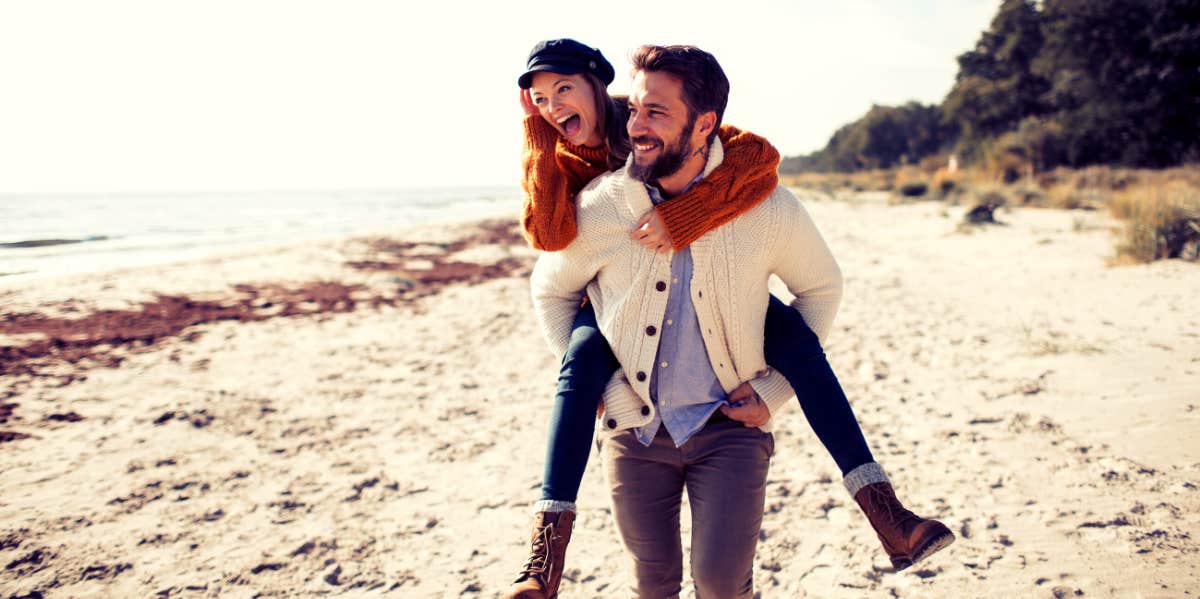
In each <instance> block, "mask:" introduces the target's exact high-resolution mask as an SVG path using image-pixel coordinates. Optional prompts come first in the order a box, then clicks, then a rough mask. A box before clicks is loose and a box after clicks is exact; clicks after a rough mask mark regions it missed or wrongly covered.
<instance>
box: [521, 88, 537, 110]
mask: <svg viewBox="0 0 1200 599" xmlns="http://www.w3.org/2000/svg"><path fill="white" fill-rule="evenodd" d="M521 108H522V109H523V110H524V111H525V116H534V115H536V114H538V108H537V105H535V104H534V103H533V96H531V95H530V94H529V90H527V89H523V90H521Z"/></svg>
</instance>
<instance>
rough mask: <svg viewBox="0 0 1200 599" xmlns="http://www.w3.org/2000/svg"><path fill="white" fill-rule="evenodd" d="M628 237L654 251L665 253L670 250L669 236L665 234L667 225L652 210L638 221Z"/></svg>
mask: <svg viewBox="0 0 1200 599" xmlns="http://www.w3.org/2000/svg"><path fill="white" fill-rule="evenodd" d="M629 236H630V237H631V238H633V239H636V240H637V241H638V243H640V244H642V246H644V247H646V248H649V249H652V250H655V251H659V252H665V251H667V250H668V249H670V248H671V235H670V234H669V233H667V224H666V223H664V222H663V219H662V217H661V216H659V215H658V212H657V211H656V210H654V209H651V210H650V211H649V212H647V213H645V214H643V215H642V218H639V219H638V222H637V225H635V226H634V228H633V232H631V233H630V234H629Z"/></svg>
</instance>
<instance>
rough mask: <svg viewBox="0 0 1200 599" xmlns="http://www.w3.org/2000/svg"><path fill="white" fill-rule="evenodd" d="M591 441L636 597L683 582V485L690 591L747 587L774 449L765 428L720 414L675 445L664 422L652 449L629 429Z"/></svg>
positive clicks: (674, 591)
mask: <svg viewBox="0 0 1200 599" xmlns="http://www.w3.org/2000/svg"><path fill="white" fill-rule="evenodd" d="M598 443H599V444H600V452H601V456H602V459H603V461H604V469H605V474H606V475H607V477H608V483H609V487H610V490H611V492H612V504H613V517H614V519H615V520H616V524H617V530H618V532H620V534H621V539H622V541H623V542H624V544H625V549H626V552H627V553H628V554H629V556H630V557H631V558H632V564H633V596H634V597H637V598H639V599H667V598H673V597H678V596H679V593H680V591H681V590H682V586H681V585H682V582H683V549H682V542H681V540H680V532H679V514H680V507H681V502H682V494H683V490H684V489H685V488H686V489H687V494H688V501H689V503H690V507H691V510H692V549H691V567H692V582H693V583H694V584H695V587H696V599H729V598H735V597H736V598H743V597H745V598H749V597H752V596H753V595H754V549H755V546H756V545H757V543H758V531H759V527H760V526H761V525H762V514H763V503H764V501H765V495H766V494H765V489H766V481H767V469H768V467H769V465H770V459H771V454H773V453H774V451H775V440H774V438H773V437H772V435H771V434H770V433H764V432H763V431H761V430H759V429H757V428H753V427H746V426H743V425H742V424H741V423H740V422H734V421H732V420H729V419H728V418H725V417H724V416H723V415H721V414H720V412H718V413H717V415H716V416H715V417H714V418H713V419H712V420H710V421H709V423H708V424H707V425H705V427H704V428H703V429H701V430H700V431H699V432H697V433H696V434H695V435H693V436H692V438H691V439H688V441H687V443H684V445H683V447H678V448H677V447H675V442H674V441H672V440H671V437H670V435H669V434H668V433H667V430H666V427H660V428H659V431H658V435H657V436H656V437H655V438H654V442H653V443H651V444H650V446H649V447H646V446H643V445H642V444H641V442H640V441H638V439H637V436H636V435H635V433H634V432H633V431H632V430H624V431H620V432H617V433H602V434H601V436H600V438H599V440H598Z"/></svg>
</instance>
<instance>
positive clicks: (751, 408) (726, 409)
mask: <svg viewBox="0 0 1200 599" xmlns="http://www.w3.org/2000/svg"><path fill="white" fill-rule="evenodd" d="M726 401H728V402H729V405H727V406H721V412H722V413H723V414H725V415H726V416H728V417H730V418H732V419H734V420H737V421H738V422H741V423H742V424H743V425H745V426H762V425H764V424H766V423H767V422H768V421H770V420H771V409H770V408H768V407H767V403H766V402H765V401H763V400H762V398H760V397H759V396H758V394H757V393H755V392H754V387H751V386H750V383H742V384H741V385H738V387H737V389H734V390H733V391H730V392H729V397H728V398H727V399H726Z"/></svg>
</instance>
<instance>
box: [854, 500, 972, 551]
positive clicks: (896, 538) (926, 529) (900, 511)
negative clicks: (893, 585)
mask: <svg viewBox="0 0 1200 599" xmlns="http://www.w3.org/2000/svg"><path fill="white" fill-rule="evenodd" d="M854 500H855V501H857V502H858V505H859V507H861V508H862V511H863V513H864V514H866V515H867V520H869V521H870V522H871V527H872V528H874V529H875V534H876V535H878V536H879V540H880V541H881V542H883V549H884V551H887V554H888V557H889V558H891V560H892V566H893V567H894V568H896V570H903V569H905V568H907V567H909V566H911V565H913V564H915V563H918V562H920V561H921V560H923V559H925V558H927V557H929V556H930V555H933V554H934V553H936V552H937V551H939V550H941V549H944V548H946V547H948V546H949V545H950V544H951V543H953V542H954V533H952V532H950V529H949V528H946V525H945V524H942V523H941V522H938V521H937V520H926V519H925V518H921V517H919V516H917V515H916V514H914V513H912V512H910V511H908V510H907V509H905V508H904V506H903V505H902V504H901V503H900V500H899V499H896V492H895V491H893V490H892V485H890V484H888V483H872V484H869V485H866V486H864V487H863V488H861V489H859V491H858V493H856V494H855V495H854Z"/></svg>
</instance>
